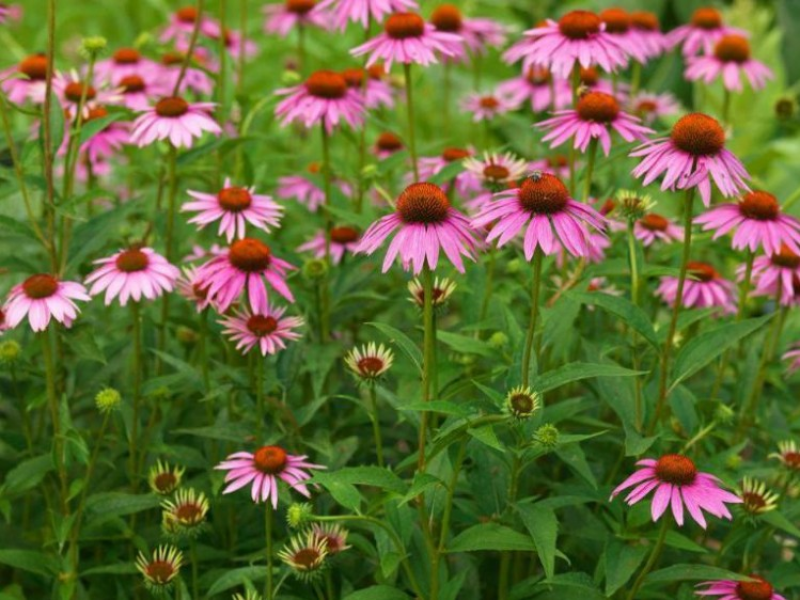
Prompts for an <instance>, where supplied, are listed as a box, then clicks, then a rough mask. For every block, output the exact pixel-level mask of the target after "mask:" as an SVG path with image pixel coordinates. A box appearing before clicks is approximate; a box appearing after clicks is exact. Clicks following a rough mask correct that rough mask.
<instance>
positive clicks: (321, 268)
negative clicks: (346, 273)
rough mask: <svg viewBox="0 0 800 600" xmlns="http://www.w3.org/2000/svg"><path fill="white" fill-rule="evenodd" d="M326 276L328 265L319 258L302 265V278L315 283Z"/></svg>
mask: <svg viewBox="0 0 800 600" xmlns="http://www.w3.org/2000/svg"><path fill="white" fill-rule="evenodd" d="M327 274H328V263H326V262H325V261H324V260H322V259H321V258H311V259H309V260H307V261H306V262H305V263H304V264H303V276H304V277H305V278H306V279H310V280H311V281H315V280H318V279H322V278H323V277H325V276H326V275H327Z"/></svg>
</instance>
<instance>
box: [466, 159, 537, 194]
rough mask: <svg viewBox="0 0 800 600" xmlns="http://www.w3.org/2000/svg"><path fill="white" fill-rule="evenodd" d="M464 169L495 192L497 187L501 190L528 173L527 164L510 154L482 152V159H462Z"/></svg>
mask: <svg viewBox="0 0 800 600" xmlns="http://www.w3.org/2000/svg"><path fill="white" fill-rule="evenodd" d="M464 169H465V170H466V171H468V172H470V173H472V174H473V175H474V176H475V177H477V178H478V180H480V181H481V182H482V183H483V184H484V185H486V186H488V187H489V188H491V189H494V190H496V189H497V188H498V186H499V187H501V188H502V187H505V186H506V185H508V184H509V183H512V182H513V183H516V182H517V181H519V180H520V179H522V178H523V177H524V176H525V175H526V174H527V172H528V163H527V161H526V160H525V159H522V158H518V157H516V156H514V155H513V154H512V153H511V152H505V153H503V154H498V153H497V152H484V153H483V157H482V158H477V157H473V156H470V157H468V158H466V159H464Z"/></svg>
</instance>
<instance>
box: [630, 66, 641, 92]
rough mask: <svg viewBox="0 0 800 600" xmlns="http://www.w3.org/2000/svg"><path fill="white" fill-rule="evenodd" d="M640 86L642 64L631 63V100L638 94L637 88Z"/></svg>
mask: <svg viewBox="0 0 800 600" xmlns="http://www.w3.org/2000/svg"><path fill="white" fill-rule="evenodd" d="M641 86H642V64H641V63H639V62H637V61H633V65H632V66H631V98H633V97H635V96H636V94H638V93H639V88H640V87H641Z"/></svg>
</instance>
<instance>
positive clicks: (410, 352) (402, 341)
mask: <svg viewBox="0 0 800 600" xmlns="http://www.w3.org/2000/svg"><path fill="white" fill-rule="evenodd" d="M367 325H372V326H373V327H374V328H375V329H377V330H378V331H380V332H381V333H382V334H383V335H385V336H386V337H388V338H389V340H390V341H391V342H394V343H395V344H397V345H398V346H400V349H401V350H402V351H403V352H405V353H406V355H407V356H408V357H409V358H410V359H411V361H412V362H413V363H414V365H416V367H417V369H419V370H420V371H421V370H422V352H421V351H420V349H419V347H418V346H417V345H416V344H415V343H414V342H413V341H411V338H409V337H408V336H407V335H406V334H405V333H403V332H402V331H400V330H399V329H395V328H394V327H392V326H391V325H387V324H386V323H376V322H370V323H367Z"/></svg>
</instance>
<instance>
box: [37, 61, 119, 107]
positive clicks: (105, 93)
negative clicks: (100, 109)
mask: <svg viewBox="0 0 800 600" xmlns="http://www.w3.org/2000/svg"><path fill="white" fill-rule="evenodd" d="M53 93H54V94H55V96H56V97H57V98H58V101H59V102H60V103H61V106H63V107H64V111H65V112H66V113H67V115H68V116H69V118H73V117H75V116H76V114H77V110H78V105H79V104H80V101H81V98H82V97H84V95H85V104H84V106H83V114H82V115H81V116H82V117H83V118H86V116H87V115H88V114H89V111H90V110H91V108H92V107H93V106H95V105H96V104H116V103H118V102H119V101H120V100H122V96H121V95H120V93H119V90H109V89H106V88H104V87H99V86H95V85H93V84H90V83H87V82H85V81H83V80H82V79H81V78H80V77H79V75H78V73H76V72H74V71H73V72H71V73H70V74H68V75H64V74H62V73H57V74H56V75H54V77H53Z"/></svg>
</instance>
